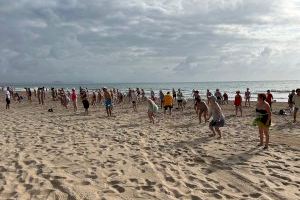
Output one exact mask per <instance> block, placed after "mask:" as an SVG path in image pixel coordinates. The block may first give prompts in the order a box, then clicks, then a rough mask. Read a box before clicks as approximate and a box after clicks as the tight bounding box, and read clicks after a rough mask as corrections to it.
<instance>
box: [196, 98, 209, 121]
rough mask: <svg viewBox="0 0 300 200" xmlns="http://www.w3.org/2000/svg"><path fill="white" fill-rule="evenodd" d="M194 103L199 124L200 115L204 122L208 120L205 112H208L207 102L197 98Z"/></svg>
mask: <svg viewBox="0 0 300 200" xmlns="http://www.w3.org/2000/svg"><path fill="white" fill-rule="evenodd" d="M195 105H196V109H197V114H198V118H199V124H201V118H202V115H203V117H204V122H205V123H206V122H207V121H208V120H207V113H208V107H207V104H206V103H205V101H202V100H201V98H197V99H196V104H195Z"/></svg>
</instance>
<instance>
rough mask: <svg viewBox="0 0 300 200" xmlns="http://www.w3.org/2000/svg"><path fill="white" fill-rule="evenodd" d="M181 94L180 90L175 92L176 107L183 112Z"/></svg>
mask: <svg viewBox="0 0 300 200" xmlns="http://www.w3.org/2000/svg"><path fill="white" fill-rule="evenodd" d="M183 98H184V97H183V94H182V92H181V90H180V89H178V92H177V107H178V109H179V110H181V111H183Z"/></svg>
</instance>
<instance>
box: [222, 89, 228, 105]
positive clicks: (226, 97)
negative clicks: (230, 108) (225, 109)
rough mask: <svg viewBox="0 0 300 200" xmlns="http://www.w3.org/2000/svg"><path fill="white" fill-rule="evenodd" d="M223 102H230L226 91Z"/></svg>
mask: <svg viewBox="0 0 300 200" xmlns="http://www.w3.org/2000/svg"><path fill="white" fill-rule="evenodd" d="M223 104H228V94H227V93H226V92H224V94H223Z"/></svg>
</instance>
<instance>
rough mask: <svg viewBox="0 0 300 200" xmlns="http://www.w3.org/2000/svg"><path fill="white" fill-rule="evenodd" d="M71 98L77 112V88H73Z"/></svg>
mask: <svg viewBox="0 0 300 200" xmlns="http://www.w3.org/2000/svg"><path fill="white" fill-rule="evenodd" d="M71 100H72V102H73V106H74V112H77V94H76V90H75V88H73V89H72V93H71Z"/></svg>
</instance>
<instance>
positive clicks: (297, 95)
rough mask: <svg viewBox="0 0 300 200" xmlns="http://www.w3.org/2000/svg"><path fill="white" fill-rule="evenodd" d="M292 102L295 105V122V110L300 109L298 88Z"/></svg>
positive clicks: (295, 116)
mask: <svg viewBox="0 0 300 200" xmlns="http://www.w3.org/2000/svg"><path fill="white" fill-rule="evenodd" d="M293 103H294V105H295V108H294V123H296V120H297V112H298V111H299V109H300V88H297V89H296V94H295V95H294V96H293Z"/></svg>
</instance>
